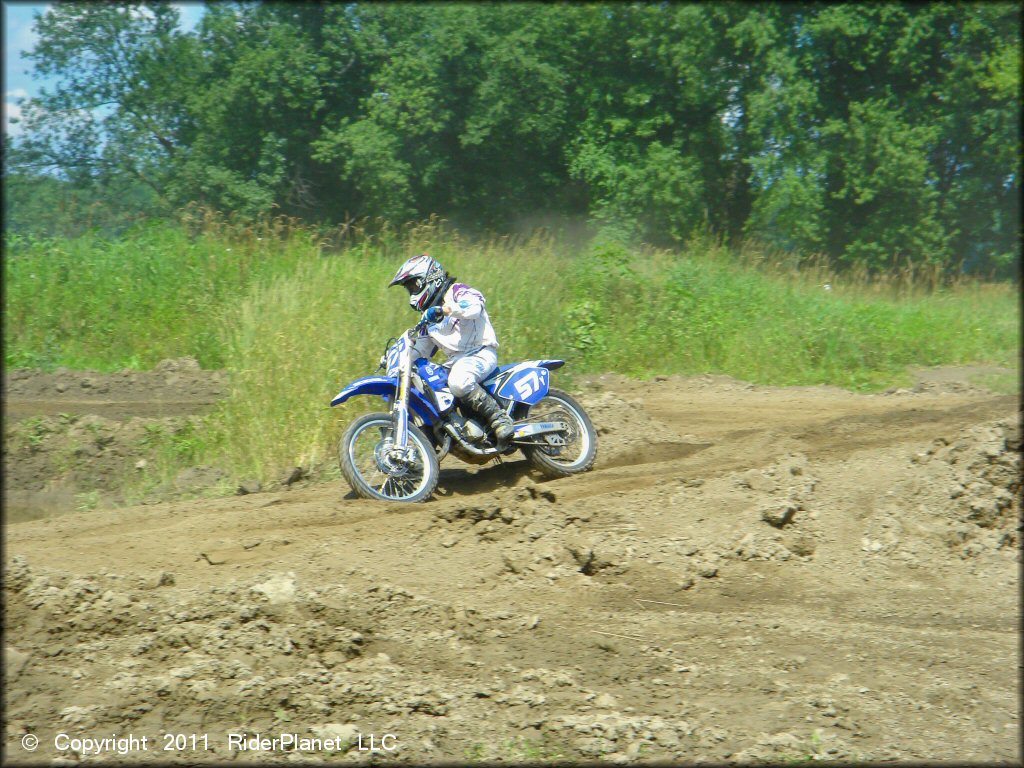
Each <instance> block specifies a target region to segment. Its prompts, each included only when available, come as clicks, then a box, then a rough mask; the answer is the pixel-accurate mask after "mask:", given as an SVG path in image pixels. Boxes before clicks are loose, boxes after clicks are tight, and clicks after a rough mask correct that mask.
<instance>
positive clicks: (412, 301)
mask: <svg viewBox="0 0 1024 768" xmlns="http://www.w3.org/2000/svg"><path fill="white" fill-rule="evenodd" d="M447 278H448V273H447V272H445V270H444V267H442V266H441V263H440V262H439V261H438V260H437V259H434V258H432V257H430V256H428V255H427V254H425V253H423V254H420V255H419V256H413V257H412V258H411V259H409V260H408V261H406V262H405V264H403V265H402V266H401V267H399V268H398V272H396V273H395V276H394V277H393V278H392V279H391V282H390V283H388V288H390V287H391V286H392V285H400V286H402V287H403V288H405V290H407V291H408V292H409V306H410V307H412V308H413V309H414V310H416V311H417V312H423V311H424V310H426V309H427V308H428V307H432V306H434V305H435V304H439V303H440V302H441V299H442V297H443V296H444V290H445V288H447V285H446V281H447Z"/></svg>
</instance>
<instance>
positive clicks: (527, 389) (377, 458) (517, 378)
mask: <svg viewBox="0 0 1024 768" xmlns="http://www.w3.org/2000/svg"><path fill="white" fill-rule="evenodd" d="M422 329H423V324H422V323H421V324H419V325H416V326H415V327H413V328H410V329H409V330H407V331H406V332H405V333H403V334H402V335H401V336H399V337H398V338H397V339H389V340H388V343H387V344H386V345H385V347H384V354H383V355H382V356H381V359H380V364H379V366H378V368H377V370H378V371H380V370H383V371H384V375H383V376H376V375H375V376H366V377H363V378H361V379H356V380H355V381H353V382H352V383H350V384H349V385H348V386H346V387H345V388H344V389H342V390H341V392H339V393H338V394H337V396H335V398H334V399H333V400H331V406H335V405H340V404H341V403H344V402H346V401H347V400H348V399H349V398H351V397H355V396H356V395H379V396H380V397H382V398H383V399H384V400H385V402H387V403H389V405H390V411H389V412H387V413H383V412H380V413H368V414H366V415H365V416H360V417H359V418H358V419H356V420H355V421H354V422H352V424H351V425H350V426H349V427H348V429H347V430H346V431H345V434H344V435H343V436H342V438H341V444H340V445H339V447H338V458H339V461H340V463H341V472H342V474H343V475H344V476H345V479H346V480H347V481H348V483H349V485H351V486H352V490H354V491H355V492H356V493H357V494H358V495H359V496H362V497H363V498H366V499H377V500H381V501H408V502H416V501H424V500H426V499H428V498H430V496H431V495H432V494H433V493H434V490H435V489H436V487H437V481H438V478H439V476H440V469H439V464H440V462H441V460H442V459H444V457H445V456H447V455H448V454H449V453H451V454H453V455H455V456H457V457H458V458H460V459H462V460H463V461H465V462H468V463H471V464H485V463H487V462H488V461H491V460H493V459H496V458H500V457H502V456H508V455H511V454H512V453H515V451H517V450H519V451H522V452H523V453H524V454H525V455H526V457H527V459H529V461H530V463H531V464H532V465H533V466H534V467H536V468H537V469H538V470H539V471H540V472H541V473H542V474H543V475H544V476H546V477H549V478H557V477H567V476H569V475H575V474H579V473H580V472H586V471H587V470H589V469H590V468H591V467H592V466H593V465H594V460H595V459H596V457H597V433H596V432H595V431H594V425H593V424H591V422H590V418H589V417H588V416H587V414H586V412H585V411H584V410H583V408H582V407H580V404H579V403H577V402H576V401H575V400H574V399H573V398H572V397H570V396H569V395H567V394H566V393H565V392H561V391H559V390H557V389H552V388H551V387H550V376H551V371H553V370H555V369H557V368H561V367H562V366H563V365H564V364H565V361H564V360H526V361H523V362H520V363H512V364H508V365H501V366H498V367H497V368H496V369H495V370H494V372H493V373H491V374H490V376H489V377H488V378H486V379H484V380H483V381H482V382H480V383H481V386H483V388H484V389H486V390H487V392H489V393H490V394H491V395H492V396H493V397H494V398H495V400H497V401H498V404H499V405H500V406H501V407H502V408H503V409H504V410H505V412H506V413H508V414H509V416H511V417H512V419H513V421H514V423H515V431H514V433H513V434H512V436H511V437H510V438H509V439H508V440H507V441H506V443H505V444H503V445H502V444H499V443H498V441H497V440H496V438H495V437H494V434H493V432H492V431H491V430H490V429H489V428H488V427H486V426H484V424H485V420H484V419H483V418H482V417H481V416H480V415H479V414H477V413H475V412H474V411H472V410H470V409H469V408H468V406H464V405H463V404H462V403H461V402H459V401H458V399H457V398H456V397H455V396H454V395H452V393H451V391H450V390H449V388H448V369H447V368H445V367H443V366H441V365H437V364H436V363H432V362H430V361H429V360H427V359H426V358H422V357H417V358H416V359H413V344H414V343H415V340H416V338H417V337H418V335H420V334H421V333H422Z"/></svg>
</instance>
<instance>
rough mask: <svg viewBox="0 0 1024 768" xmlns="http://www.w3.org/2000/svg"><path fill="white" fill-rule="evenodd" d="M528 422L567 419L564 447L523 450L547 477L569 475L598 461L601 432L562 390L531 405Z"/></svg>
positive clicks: (550, 391) (535, 447)
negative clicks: (598, 432)
mask: <svg viewBox="0 0 1024 768" xmlns="http://www.w3.org/2000/svg"><path fill="white" fill-rule="evenodd" d="M526 421H565V422H566V423H567V424H568V425H569V432H568V434H566V435H565V440H566V444H565V445H563V446H552V445H538V446H531V447H529V448H523V453H525V454H526V457H527V458H528V459H529V460H530V463H531V464H533V466H535V467H536V468H537V469H539V470H540V471H541V473H542V474H543V475H544V476H545V477H550V478H556V477H568V476H569V475H578V474H580V473H581V472H586V471H587V470H589V469H590V468H591V467H593V466H594V461H596V460H597V432H596V431H595V430H594V425H593V424H592V423H591V422H590V417H589V416H587V413H586V411H584V410H583V407H582V406H581V405H580V404H579V403H577V402H576V401H575V400H574V399H573V398H572V397H571V396H569V395H568V394H566V393H565V392H562V391H561V390H558V389H551V390H548V393H547V395H545V396H544V397H543V398H541V399H540V400H539V401H538V402H536V403H535V404H533V405H531V406H530V410H529V413H528V415H527V418H526Z"/></svg>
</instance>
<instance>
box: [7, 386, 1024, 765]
mask: <svg viewBox="0 0 1024 768" xmlns="http://www.w3.org/2000/svg"><path fill="white" fill-rule="evenodd" d="M942 378H943V379H949V377H942ZM917 390H918V391H900V392H897V393H891V394H886V395H854V394H850V393H847V392H844V391H841V390H835V389H829V388H822V387H817V388H791V389H772V388H762V387H753V386H750V385H746V384H743V383H740V382H736V381H734V380H731V379H726V378H722V377H698V378H691V379H677V378H671V379H665V380H661V381H655V382H631V381H628V380H625V379H621V378H618V377H601V378H599V379H597V380H594V381H593V382H591V383H590V384H589V385H587V387H585V388H583V389H581V391H580V392H579V394H580V397H581V400H582V402H583V403H584V405H585V406H587V408H588V410H589V411H590V413H591V415H592V418H593V420H594V422H595V425H596V426H597V427H598V429H599V434H600V446H599V452H600V459H599V462H598V465H597V467H596V468H595V470H594V471H593V472H591V473H588V474H587V475H584V476H581V477H578V478H570V479H566V480H559V481H553V482H538V480H537V478H535V477H534V476H532V475H531V474H530V473H529V472H528V470H527V469H526V467H525V464H524V463H523V462H509V463H506V464H504V465H501V466H487V467H483V468H480V469H475V468H467V467H465V466H462V465H458V464H457V463H456V462H451V461H450V460H448V461H446V462H445V464H443V465H442V480H441V487H442V489H444V495H440V496H439V497H438V498H437V499H436V500H434V501H432V502H429V503H427V504H422V505H411V506H410V505H386V504H377V503H373V502H367V501H362V500H356V499H354V498H351V497H345V492H346V490H347V489H345V488H343V487H341V485H340V484H339V483H330V484H307V485H305V486H294V487H292V488H290V489H280V490H276V491H273V492H265V493H256V494H251V495H247V496H241V497H235V498H224V499H219V500H203V501H187V502H175V503H163V504H156V505H149V506H142V507H134V508H126V509H119V510H112V511H109V510H108V511H95V512H88V513H72V514H66V515H63V516H60V517H56V518H51V519H46V520H36V521H31V522H25V523H19V524H16V525H9V526H7V527H6V531H5V533H6V552H5V561H4V567H5V575H6V579H5V588H6V592H5V596H6V616H5V619H6V629H7V632H6V637H5V643H6V645H7V648H6V649H5V664H6V668H7V674H8V677H7V688H6V691H5V697H6V705H7V706H6V707H5V713H4V718H5V726H6V734H7V735H6V748H7V757H8V760H21V759H24V758H25V757H27V756H28V754H29V753H26V752H24V751H23V750H22V748H21V746H20V743H21V742H20V740H21V739H22V738H23V737H24V736H25V735H28V734H31V735H36V736H38V737H39V739H40V747H39V749H38V751H36V752H34V753H32V754H33V755H34V756H35V757H36V758H37V759H39V760H40V761H42V762H45V763H47V764H49V763H50V761H52V760H53V759H54V758H56V757H58V756H60V755H63V756H65V757H69V758H70V759H78V758H76V757H75V755H74V754H73V750H69V749H64V750H59V749H57V748H56V747H55V746H54V737H55V734H57V733H61V732H63V733H66V734H70V735H73V736H76V737H81V736H90V737H95V738H102V737H110V736H111V735H112V734H113V733H114V732H117V734H118V735H120V736H125V735H127V734H133V735H135V736H137V737H141V736H143V735H145V736H148V738H149V749H148V750H147V751H146V752H141V751H138V750H136V751H132V752H131V753H129V754H127V755H124V756H119V755H116V754H109V753H108V754H107V755H105V757H107V758H108V759H115V760H124V761H129V762H137V761H139V760H147V759H148V760H153V759H161V760H168V759H171V758H177V759H181V760H187V761H195V760H202V759H209V760H217V761H220V760H227V759H238V760H274V761H279V760H280V759H281V757H282V752H281V751H274V750H269V751H259V752H256V751H246V752H243V751H240V750H239V749H237V748H234V749H232V748H231V744H230V743H229V740H228V734H229V733H234V734H248V735H249V736H255V735H256V734H259V735H261V736H262V737H267V738H269V737H273V736H279V735H280V734H297V735H298V736H299V737H301V738H308V739H311V738H314V737H315V738H321V739H331V738H335V737H336V740H337V741H339V742H342V743H343V744H352V746H351V748H350V749H348V750H347V751H346V750H345V749H344V748H342V750H340V752H339V753H338V754H337V755H336V756H335V758H334V759H343V760H346V761H366V760H370V759H385V760H410V761H414V762H417V763H418V762H423V761H434V760H436V761H457V762H465V761H475V760H483V761H488V762H491V761H497V760H512V761H516V762H523V761H527V760H539V759H553V758H558V759H561V760H568V761H574V762H579V761H592V760H611V761H622V762H628V761H643V760H673V761H677V762H687V763H689V762H699V761H709V762H722V761H730V762H731V761H737V762H752V761H758V760H769V761H772V762H779V761H785V760H796V759H802V758H819V759H829V760H841V761H850V760H892V759H902V760H914V761H921V760H957V761H1000V762H1018V763H1019V761H1020V759H1021V752H1020V731H1019V715H1020V712H1019V703H1020V696H1019V689H1018V685H1019V678H1018V670H1019V661H1020V660H1019V658H1018V650H1019V639H1018V630H1019V625H1020V616H1019V595H1018V589H1019V583H1018V574H1019V556H1018V551H1019V538H1018V537H1019V527H1020V526H1019V514H1020V502H1019V496H1020V464H1019V460H1020V453H1019V446H1020V432H1019V424H1018V420H1017V419H1018V400H1017V398H1016V397H1007V396H997V395H994V394H992V393H990V392H986V391H983V390H980V389H976V388H974V387H971V386H967V385H964V384H962V383H958V382H957V381H956V380H955V379H954V380H941V381H940V380H938V377H936V380H935V381H933V382H932V383H925V384H922V385H921V386H919V387H917ZM651 434H653V435H656V436H657V437H656V438H655V439H653V440H652V439H650V435H651ZM163 733H171V734H175V733H184V734H193V733H195V734H198V735H200V736H201V735H202V734H206V735H207V745H208V747H209V751H206V750H204V749H203V744H202V743H200V744H198V745H197V749H195V750H193V749H192V745H191V744H188V745H187V747H188V748H187V749H185V750H182V751H169V752H165V751H163V747H164V746H165V744H166V743H167V742H166V741H165V737H164V736H162V735H161V734H163ZM358 734H362V741H359V740H358ZM384 734H393V735H394V737H395V738H393V739H391V740H389V741H387V745H388V746H389V747H393V749H390V750H388V751H379V752H372V751H369V750H368V749H366V747H367V746H369V745H370V744H371V742H370V740H369V737H370V736H371V735H373V736H374V737H375V738H376V741H374V742H372V743H373V744H376V745H378V746H379V745H380V739H381V737H382V736H383V735H384ZM62 743H65V742H62ZM235 746H236V747H237V742H235ZM308 746H309V749H306V750H302V749H300V750H292V751H291V753H290V755H289V759H301V758H308V759H310V760H313V759H331V754H330V753H329V752H327V751H324V750H323V749H319V750H318V749H315V747H316V746H317V745H315V744H310V745H308ZM360 747H362V749H360Z"/></svg>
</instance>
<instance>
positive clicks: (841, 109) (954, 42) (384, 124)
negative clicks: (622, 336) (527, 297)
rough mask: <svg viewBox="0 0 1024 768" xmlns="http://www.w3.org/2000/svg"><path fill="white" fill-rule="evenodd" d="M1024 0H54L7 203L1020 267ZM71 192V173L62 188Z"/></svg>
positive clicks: (29, 218) (839, 260)
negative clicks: (565, 227)
mask: <svg viewBox="0 0 1024 768" xmlns="http://www.w3.org/2000/svg"><path fill="white" fill-rule="evenodd" d="M1020 16H1021V11H1020V6H1019V5H1018V4H1016V3H1005V4H1004V3H938V2H936V3H919V2H907V3H843V4H836V3H807V2H805V3H756V4H752V3H742V2H716V3H702V4H683V3H678V4H677V3H671V2H658V3H610V4H575V3H569V4H542V3H523V4H519V3H497V4H489V3H487V4H485V3H468V4H462V3H458V4H436V5H435V4H424V3H415V4H405V3H365V4H363V3H316V4H295V3H273V2H245V3H237V2H217V3H211V4H209V5H208V6H207V8H206V12H205V14H204V15H203V16H202V18H201V20H200V22H199V24H198V26H197V27H196V28H195V29H194V30H192V31H187V32H186V31H183V30H182V29H181V26H180V20H179V16H178V12H177V10H176V9H175V8H174V7H173V6H172V5H170V4H169V3H160V2H146V3H120V2H113V3H107V2H105V3H77V2H57V3H55V4H53V6H52V7H51V8H50V9H49V10H48V11H47V12H46V13H45V14H43V15H42V16H39V17H38V18H37V20H36V29H37V32H38V42H37V44H36V45H35V47H34V48H33V50H32V51H30V52H29V53H28V60H29V61H30V63H31V65H32V67H33V68H34V72H35V73H36V74H37V75H40V76H45V77H56V78H57V83H58V84H57V85H56V86H54V87H53V88H52V89H49V90H47V91H44V92H43V93H42V94H41V95H39V96H38V97H36V98H34V99H32V100H30V101H28V102H27V103H25V104H24V105H23V107H22V114H23V127H22V131H21V133H20V135H19V136H18V137H17V138H16V139H14V140H13V141H10V142H9V146H8V151H7V152H6V153H5V165H6V168H5V171H6V180H7V186H8V194H7V195H6V196H5V197H6V198H7V202H6V203H5V205H6V212H7V218H8V228H14V229H16V230H17V229H31V228H32V227H33V226H40V225H41V223H43V222H50V223H52V222H53V220H54V217H55V216H57V215H58V214H57V213H56V212H57V211H63V212H64V213H63V215H67V211H68V210H70V209H69V205H71V203H69V202H68V201H69V200H72V202H74V201H78V208H74V209H73V210H76V211H78V214H76V215H77V216H84V215H85V212H86V211H87V210H89V209H90V206H92V208H91V210H94V211H95V210H97V209H98V208H103V210H106V211H109V212H114V213H116V214H117V215H120V216H122V217H127V218H131V217H132V216H138V215H161V214H162V213H166V212H169V211H173V210H175V209H177V208H180V207H181V206H184V205H186V204H189V203H193V204H195V203H198V204H201V205H206V206H210V207H213V208H215V209H218V210H221V211H225V212H236V213H238V214H240V215H258V214H260V213H265V212H268V211H274V212H278V213H284V214H287V215H289V216H296V217H299V218H301V219H303V220H305V221H308V222H311V223H313V222H319V223H337V222H341V221H344V220H347V219H351V218H358V217H364V216H372V217H383V218H385V219H387V220H390V221H393V222H402V221H408V220H412V219H417V218H423V217H426V216H428V215H431V214H439V215H441V216H444V217H445V218H447V219H449V220H450V221H452V222H453V223H455V224H456V225H457V226H461V227H466V228H469V229H473V228H486V229H491V230H499V231H500V230H502V229H507V228H509V227H511V226H514V225H515V224H516V223H517V222H521V221H529V220H538V219H537V217H539V216H541V215H543V216H545V217H548V220H563V221H571V220H586V221H589V222H591V223H592V224H594V225H597V226H605V227H613V228H617V229H618V230H620V231H621V232H623V233H624V234H627V235H633V236H635V237H638V238H643V239H645V240H647V241H649V242H654V243H657V244H670V243H673V242H679V241H681V240H683V239H685V238H687V237H688V236H690V235H691V234H692V233H693V232H695V231H698V230H701V231H711V232H714V233H716V234H718V235H719V236H721V237H723V238H726V239H727V240H728V241H730V242H734V243H735V242H739V241H740V240H741V239H743V238H754V239H756V240H757V241H759V242H762V243H765V244H768V245H770V246H772V247H774V248H778V249H783V250H786V251H794V252H797V253H807V254H812V253H813V254H825V255H826V256H827V257H828V258H829V259H830V260H831V261H832V262H833V263H834V264H837V265H843V264H848V265H854V264H857V265H864V266H868V267H870V268H875V269H884V268H886V267H887V266H890V265H892V264H894V263H901V262H903V261H904V260H908V259H909V260H912V261H914V262H932V263H941V264H944V265H947V266H948V267H949V268H950V269H951V270H952V269H959V268H966V269H969V270H972V271H980V272H984V273H988V274H992V273H995V274H999V275H1006V274H1009V273H1010V272H1011V271H1012V270H1013V269H1014V268H1015V264H1016V260H1017V255H1018V251H1019V244H1018V243H1019V236H1020V219H1019V212H1018V209H1019V202H1020V200H1019V195H1020V169H1019V159H1020V143H1019V135H1020V91H1019V89H1020V54H1021V51H1020V36H1019V26H1020V21H1021V18H1020ZM69 191H70V192H74V195H77V197H75V196H74V195H72V196H71V197H69Z"/></svg>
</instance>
